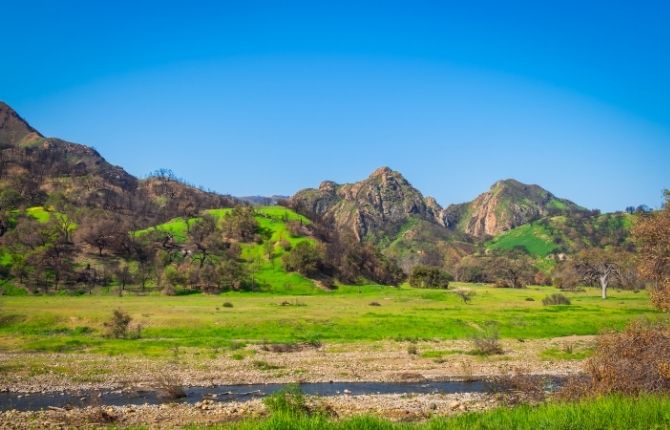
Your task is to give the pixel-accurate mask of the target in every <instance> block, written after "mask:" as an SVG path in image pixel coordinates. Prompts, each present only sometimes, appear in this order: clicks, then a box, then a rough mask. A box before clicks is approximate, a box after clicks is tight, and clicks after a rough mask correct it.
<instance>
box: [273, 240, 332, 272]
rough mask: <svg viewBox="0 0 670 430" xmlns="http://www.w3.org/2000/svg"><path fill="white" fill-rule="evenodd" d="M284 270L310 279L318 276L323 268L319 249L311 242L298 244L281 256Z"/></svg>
mask: <svg viewBox="0 0 670 430" xmlns="http://www.w3.org/2000/svg"><path fill="white" fill-rule="evenodd" d="M282 262H283V264H284V269H286V271H288V272H298V273H300V274H301V275H304V276H307V277H312V276H316V275H318V274H319V272H320V271H321V269H322V267H323V256H322V252H321V250H320V249H319V248H317V247H316V246H315V245H313V244H312V243H311V242H308V241H304V242H300V243H298V244H297V245H296V246H295V247H293V249H291V250H290V251H287V252H286V253H285V254H284V255H283V256H282Z"/></svg>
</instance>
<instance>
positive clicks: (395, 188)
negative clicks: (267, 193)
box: [289, 167, 442, 241]
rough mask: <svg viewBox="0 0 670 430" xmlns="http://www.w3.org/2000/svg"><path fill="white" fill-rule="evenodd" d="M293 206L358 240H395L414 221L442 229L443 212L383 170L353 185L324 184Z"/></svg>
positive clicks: (304, 193) (302, 194) (294, 199)
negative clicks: (406, 225) (404, 227)
mask: <svg viewBox="0 0 670 430" xmlns="http://www.w3.org/2000/svg"><path fill="white" fill-rule="evenodd" d="M289 205H290V206H291V207H292V208H294V209H295V210H296V211H298V212H299V213H303V214H305V215H307V216H309V217H310V218H314V219H321V220H326V221H327V222H329V223H331V224H332V225H334V226H335V227H336V228H338V229H339V230H341V231H348V232H351V233H352V234H353V235H354V236H355V237H356V238H357V239H358V240H363V239H371V240H372V241H380V240H383V239H384V238H388V237H394V236H395V235H396V234H397V233H398V232H399V231H400V230H401V228H402V227H403V225H405V223H406V222H407V221H408V220H409V219H410V218H413V219H416V220H421V221H425V222H428V223H431V224H437V225H442V222H441V219H440V213H441V211H442V208H441V207H440V206H439V205H438V204H437V202H435V200H434V199H431V198H424V196H423V195H422V194H421V192H419V191H418V190H417V189H416V188H414V187H413V186H412V185H411V184H410V183H409V182H408V181H407V180H406V179H405V178H404V177H403V176H402V175H401V174H400V173H399V172H396V171H394V170H391V169H390V168H388V167H381V168H379V169H377V170H375V171H374V172H372V174H371V175H370V176H369V177H368V178H367V179H364V180H362V181H360V182H355V183H353V184H337V183H335V182H332V181H324V182H322V183H321V185H319V188H317V189H315V188H308V189H304V190H301V191H299V192H298V193H296V194H295V195H294V196H293V197H292V198H291V199H290V201H289Z"/></svg>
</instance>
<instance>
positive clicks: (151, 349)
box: [0, 283, 660, 356]
mask: <svg viewBox="0 0 670 430" xmlns="http://www.w3.org/2000/svg"><path fill="white" fill-rule="evenodd" d="M453 287H454V288H459V287H460V288H463V287H467V288H471V289H473V290H475V291H476V296H475V297H474V299H473V301H472V303H471V304H468V305H466V304H463V303H462V302H461V301H460V299H459V298H458V297H457V296H456V295H455V294H453V293H452V292H450V291H449V290H446V291H445V290H420V289H411V288H405V287H403V288H391V287H379V286H361V287H340V289H338V290H337V291H335V292H325V291H321V292H320V291H317V292H313V293H311V294H309V295H307V294H303V295H298V294H293V295H287V294H270V293H226V294H221V295H200V294H194V295H189V296H179V297H166V296H159V295H150V296H124V297H116V296H96V295H93V296H78V297H67V296H24V297H2V299H1V300H2V301H1V302H0V303H1V305H0V349H1V350H4V351H86V352H93V353H103V354H139V355H147V356H160V355H165V354H170V351H171V349H172V348H174V347H177V346H178V347H187V348H188V347H193V348H226V347H227V346H229V345H231V344H233V343H235V342H252V343H253V342H263V341H270V342H296V341H305V340H319V341H322V342H329V343H333V342H368V341H376V340H387V339H390V340H414V339H416V340H432V339H436V340H440V339H463V338H467V337H469V336H471V335H472V334H473V333H475V332H476V331H477V330H478V327H481V326H483V325H484V324H487V323H488V322H491V321H493V322H494V324H496V325H497V326H498V329H499V332H500V335H501V337H503V338H511V339H533V338H535V339H537V338H550V337H557V336H566V335H589V334H597V333H599V332H601V331H603V330H607V329H618V328H621V327H623V326H624V325H625V324H626V323H627V322H628V321H630V320H631V319H633V318H637V317H640V316H648V317H652V318H653V317H658V316H659V315H660V314H658V313H657V312H655V311H654V310H653V309H652V308H651V306H650V304H649V300H648V297H647V294H646V293H645V292H640V293H633V292H629V291H612V292H611V296H610V298H609V299H607V300H605V301H603V300H602V299H600V298H599V293H598V291H596V290H595V289H587V290H586V291H585V292H580V293H568V294H567V295H568V296H569V297H570V299H571V300H572V304H571V305H568V306H543V305H542V302H541V301H542V298H544V297H545V296H546V295H548V294H551V293H554V292H556V291H557V290H555V289H554V288H551V287H531V288H527V289H523V290H510V289H496V288H492V287H489V286H484V285H465V284H458V283H455V284H454V285H453ZM224 302H229V303H230V304H232V307H224V306H223V303H224ZM373 302H375V303H377V304H378V305H379V306H371V303H373ZM116 308H122V309H124V310H125V311H127V312H128V313H129V314H130V315H131V316H132V317H133V322H137V323H141V324H142V326H143V327H144V328H143V331H142V337H141V339H136V340H124V339H120V340H113V339H107V338H105V337H103V332H104V327H103V324H104V322H105V321H106V320H108V319H109V317H110V316H111V312H112V310H113V309H116Z"/></svg>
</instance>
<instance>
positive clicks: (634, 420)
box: [188, 396, 670, 430]
mask: <svg viewBox="0 0 670 430" xmlns="http://www.w3.org/2000/svg"><path fill="white" fill-rule="evenodd" d="M188 428H190V429H205V428H207V429H233V430H251V429H268V430H269V429H273V430H281V429H287V430H288V429H291V430H308V429H309V430H311V429H315V430H316V429H321V430H373V429H374V430H386V429H388V430H396V429H411V430H437V429H440V430H456V429H458V430H461V429H468V430H494V429H517V430H536V429H544V430H564V429H565V430H573V429H574V430H577V429H589V430H600V429H602V430H605V429H626V430H650V429H667V428H670V397H663V396H641V397H637V398H633V397H622V396H608V397H601V398H597V399H591V400H586V401H583V402H579V403H548V404H544V405H541V406H537V407H531V406H519V407H515V408H512V409H508V408H500V409H495V410H491V411H488V412H478V413H467V414H463V415H458V416H454V417H440V418H433V419H430V420H428V421H424V422H418V423H395V422H391V421H388V420H385V419H383V418H378V417H373V416H359V417H354V418H347V419H342V420H337V419H333V418H329V417H327V416H326V415H323V414H314V415H309V414H300V413H295V412H294V411H292V410H290V409H287V410H282V409H279V410H275V411H274V412H273V413H272V414H271V415H270V416H269V417H268V418H265V419H250V420H246V421H241V422H237V423H228V424H223V425H218V426H213V427H197V426H194V427H188Z"/></svg>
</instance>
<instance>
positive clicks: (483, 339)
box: [471, 322, 503, 355]
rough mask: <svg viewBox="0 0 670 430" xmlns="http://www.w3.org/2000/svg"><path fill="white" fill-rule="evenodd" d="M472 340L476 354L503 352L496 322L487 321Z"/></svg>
mask: <svg viewBox="0 0 670 430" xmlns="http://www.w3.org/2000/svg"><path fill="white" fill-rule="evenodd" d="M471 341H472V344H473V346H474V350H473V352H474V353H475V354H480V355H495V354H502V353H503V349H502V346H501V345H500V335H499V334H498V327H497V324H496V323H495V322H488V323H486V324H485V325H484V327H482V328H481V329H480V330H479V332H478V333H477V334H475V335H473V336H472V337H471Z"/></svg>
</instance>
